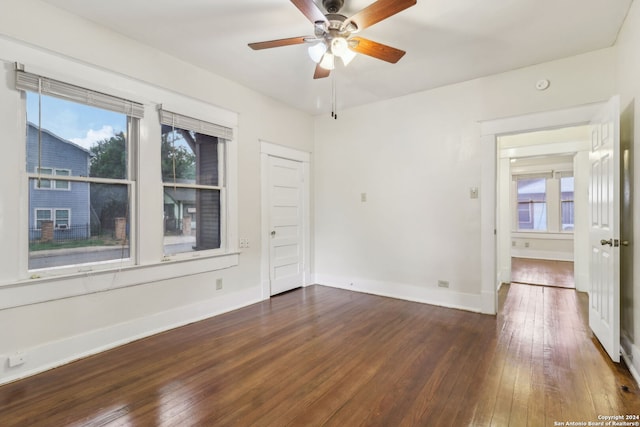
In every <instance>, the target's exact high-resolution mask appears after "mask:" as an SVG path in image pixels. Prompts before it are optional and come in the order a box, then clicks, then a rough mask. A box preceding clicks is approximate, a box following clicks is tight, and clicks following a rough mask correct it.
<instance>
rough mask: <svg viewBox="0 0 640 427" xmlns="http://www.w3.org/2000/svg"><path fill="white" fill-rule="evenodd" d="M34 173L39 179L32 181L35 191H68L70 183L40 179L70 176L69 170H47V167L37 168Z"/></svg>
mask: <svg viewBox="0 0 640 427" xmlns="http://www.w3.org/2000/svg"><path fill="white" fill-rule="evenodd" d="M35 173H36V174H38V175H39V176H40V179H39V180H37V181H34V185H35V187H34V188H36V189H39V190H67V191H68V190H70V189H71V182H69V181H63V180H56V179H52V178H51V179H49V178H42V176H45V175H53V176H71V170H69V169H58V168H47V167H37V166H36V169H35Z"/></svg>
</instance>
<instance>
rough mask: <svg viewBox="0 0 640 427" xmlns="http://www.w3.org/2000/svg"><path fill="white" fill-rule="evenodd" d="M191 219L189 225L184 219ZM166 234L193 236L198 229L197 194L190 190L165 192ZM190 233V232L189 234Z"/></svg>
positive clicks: (172, 189) (170, 189)
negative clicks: (192, 233) (193, 232)
mask: <svg viewBox="0 0 640 427" xmlns="http://www.w3.org/2000/svg"><path fill="white" fill-rule="evenodd" d="M185 218H190V221H189V224H188V225H187V224H185V222H184V219H185ZM164 227H165V234H180V233H182V234H191V232H192V231H193V230H195V228H196V192H195V190H193V189H188V188H179V187H178V188H170V187H169V188H165V190H164ZM187 231H188V232H187Z"/></svg>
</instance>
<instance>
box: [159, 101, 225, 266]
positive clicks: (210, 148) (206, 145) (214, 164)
mask: <svg viewBox="0 0 640 427" xmlns="http://www.w3.org/2000/svg"><path fill="white" fill-rule="evenodd" d="M160 121H161V123H162V141H161V167H162V182H163V187H164V253H165V255H167V256H169V255H174V254H178V253H185V252H193V251H201V250H210V249H219V248H221V247H222V244H223V241H224V239H225V233H224V214H223V213H224V211H225V206H224V201H225V195H226V194H225V191H226V187H225V181H226V180H225V162H224V159H225V158H226V155H225V148H226V140H227V139H226V138H230V137H231V129H228V128H225V127H222V126H218V125H215V124H212V123H208V122H203V121H200V120H197V119H193V118H190V117H186V116H182V115H179V114H176V113H171V112H168V111H165V110H161V111H160Z"/></svg>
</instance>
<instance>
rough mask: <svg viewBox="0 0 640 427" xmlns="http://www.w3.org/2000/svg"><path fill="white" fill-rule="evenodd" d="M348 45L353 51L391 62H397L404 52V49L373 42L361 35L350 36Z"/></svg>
mask: <svg viewBox="0 0 640 427" xmlns="http://www.w3.org/2000/svg"><path fill="white" fill-rule="evenodd" d="M349 46H350V47H351V50H352V51H354V52H358V53H361V54H363V55H368V56H371V57H373V58H377V59H382V60H383V61H387V62H391V63H392V64H395V63H396V62H398V61H399V60H400V58H402V57H403V56H404V54H405V53H406V52H405V51H404V50H400V49H396V48H395V47H391V46H387V45H384V44H382V43H378V42H374V41H373V40H369V39H365V38H363V37H352V38H351V39H349Z"/></svg>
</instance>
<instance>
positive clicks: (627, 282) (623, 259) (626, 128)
mask: <svg viewBox="0 0 640 427" xmlns="http://www.w3.org/2000/svg"><path fill="white" fill-rule="evenodd" d="M634 120H635V100H632V101H631V102H630V103H629V105H627V106H626V108H625V109H624V110H623V111H622V114H621V115H620V200H621V203H620V204H621V206H620V239H621V240H622V241H624V240H628V241H629V242H630V244H629V246H624V245H621V246H620V305H621V307H620V316H621V319H620V330H621V333H622V337H623V339H622V342H621V344H622V346H624V347H625V349H624V350H625V352H627V354H632V353H631V343H633V337H634V336H635V331H634V326H633V325H634V318H633V307H634V299H635V298H640V296H638V295H634V294H633V152H634V151H633V145H634V129H635V125H634Z"/></svg>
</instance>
